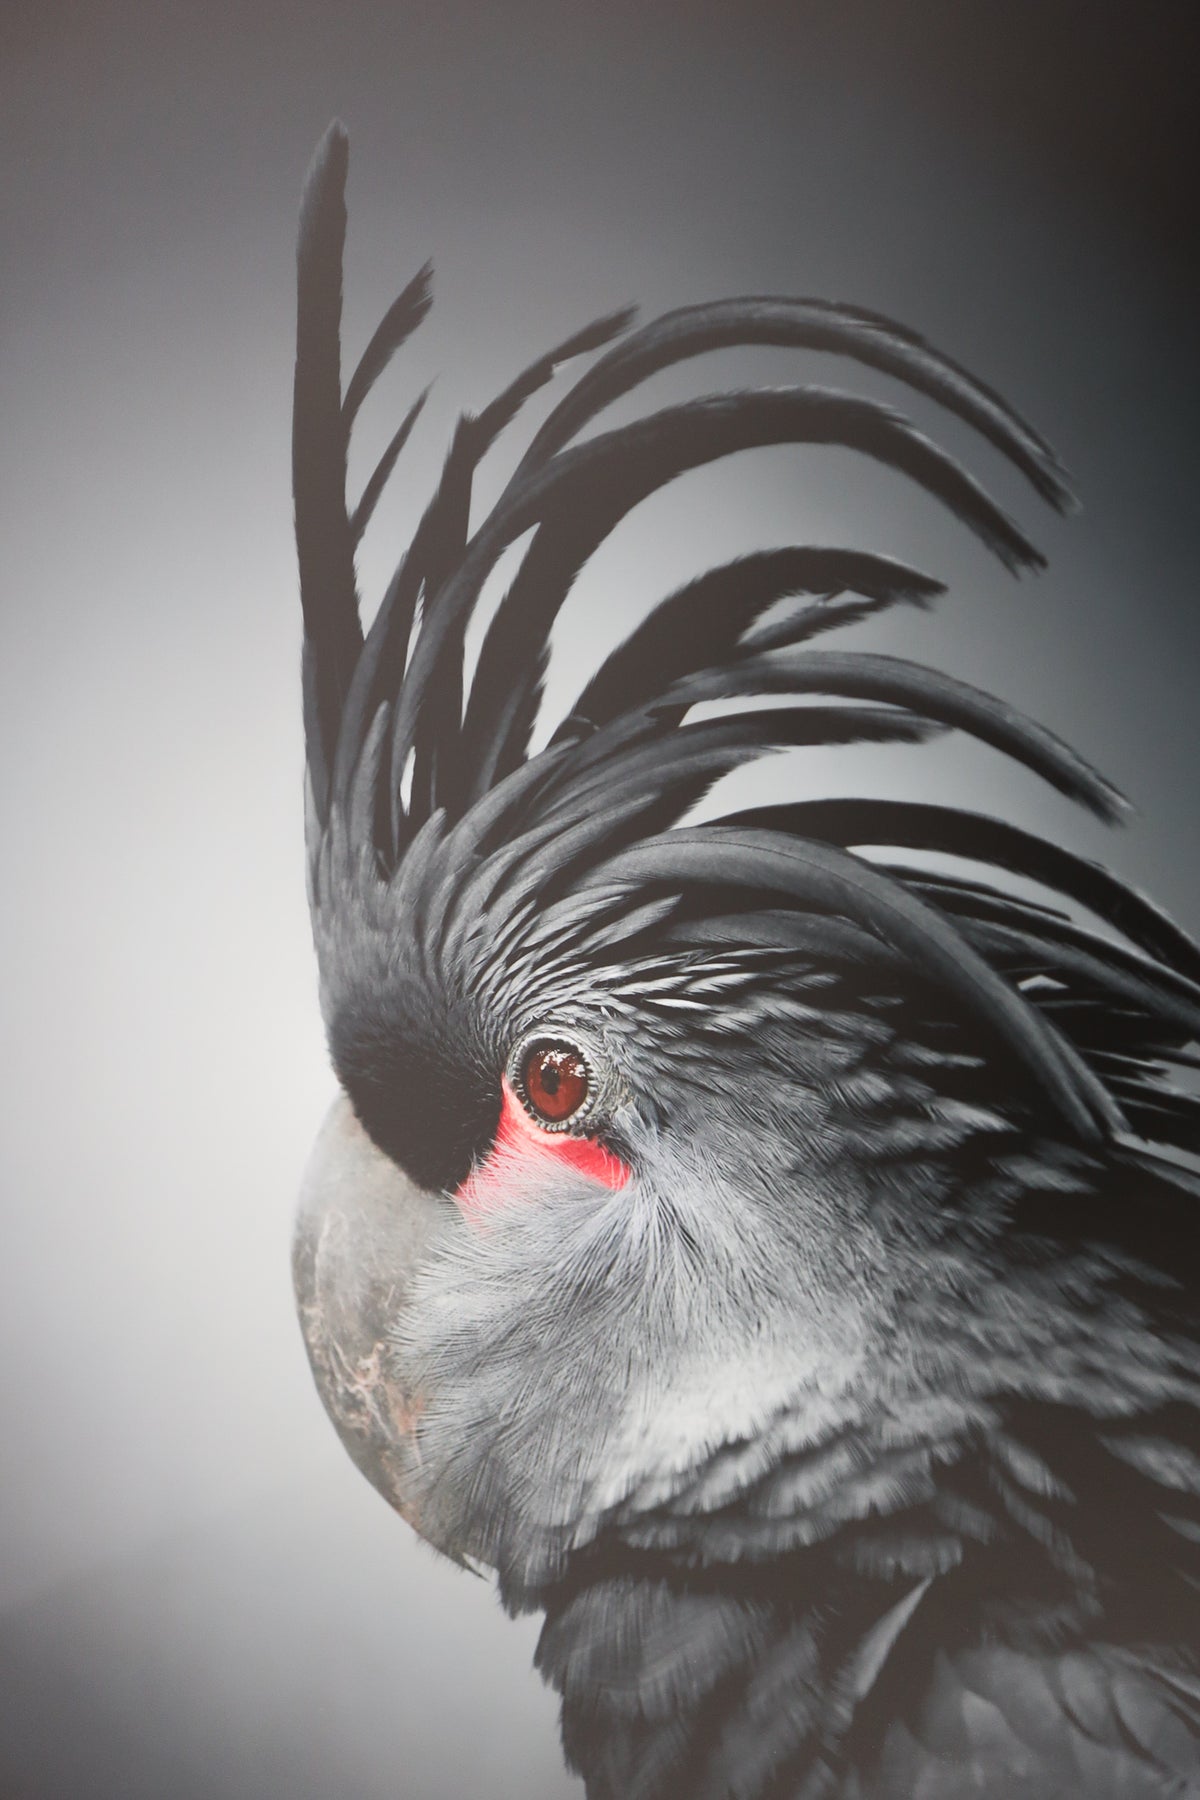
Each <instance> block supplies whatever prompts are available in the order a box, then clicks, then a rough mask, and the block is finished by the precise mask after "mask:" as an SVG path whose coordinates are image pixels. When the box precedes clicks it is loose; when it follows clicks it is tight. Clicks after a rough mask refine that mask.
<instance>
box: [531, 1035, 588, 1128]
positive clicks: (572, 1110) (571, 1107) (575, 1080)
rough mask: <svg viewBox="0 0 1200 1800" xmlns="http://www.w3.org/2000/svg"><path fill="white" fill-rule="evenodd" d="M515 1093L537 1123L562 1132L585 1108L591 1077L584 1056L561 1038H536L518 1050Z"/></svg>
mask: <svg viewBox="0 0 1200 1800" xmlns="http://www.w3.org/2000/svg"><path fill="white" fill-rule="evenodd" d="M516 1077H517V1079H516V1082H515V1083H514V1085H515V1087H516V1090H517V1093H518V1095H519V1096H520V1098H521V1100H522V1102H523V1103H524V1106H525V1110H526V1111H527V1112H529V1113H531V1114H532V1116H533V1117H534V1118H535V1119H536V1120H537V1122H538V1124H539V1125H543V1126H545V1127H546V1128H547V1129H548V1130H550V1131H562V1130H565V1129H566V1128H567V1126H568V1125H569V1124H570V1123H571V1121H572V1120H574V1119H578V1118H579V1117H580V1115H581V1114H583V1113H584V1112H586V1111H587V1107H588V1102H589V1100H590V1099H591V1090H592V1078H591V1071H590V1069H589V1068H588V1065H587V1058H586V1057H585V1056H584V1054H583V1052H582V1051H581V1050H579V1049H577V1048H576V1046H575V1045H574V1044H568V1043H565V1042H564V1041H563V1040H562V1039H561V1038H539V1039H538V1040H537V1041H536V1042H535V1043H532V1044H529V1045H527V1046H526V1048H525V1049H524V1050H523V1051H522V1052H521V1055H520V1057H519V1059H518V1062H517V1067H516Z"/></svg>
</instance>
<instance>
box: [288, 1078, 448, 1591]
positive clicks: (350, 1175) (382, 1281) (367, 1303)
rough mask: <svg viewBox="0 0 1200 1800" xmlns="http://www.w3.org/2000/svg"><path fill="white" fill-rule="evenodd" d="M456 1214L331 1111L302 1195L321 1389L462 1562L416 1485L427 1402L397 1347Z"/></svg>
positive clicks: (304, 1262) (380, 1480)
mask: <svg viewBox="0 0 1200 1800" xmlns="http://www.w3.org/2000/svg"><path fill="white" fill-rule="evenodd" d="M454 1223H455V1219H454V1213H453V1208H451V1207H449V1206H448V1205H447V1204H446V1202H445V1201H444V1200H442V1199H439V1198H438V1197H437V1196H435V1195H433V1194H429V1193H427V1192H426V1191H425V1190H424V1189H422V1188H419V1187H416V1186H415V1185H414V1184H413V1183H412V1182H411V1181H410V1180H409V1179H408V1177H407V1176H406V1175H405V1174H404V1173H403V1171H402V1170H400V1169H398V1168H397V1167H396V1165H395V1163H393V1162H392V1161H391V1160H390V1159H389V1158H388V1157H386V1156H384V1155H383V1153H382V1151H380V1150H378V1149H376V1147H375V1145H374V1144H373V1143H372V1142H371V1140H370V1138H368V1136H367V1134H366V1132H365V1131H364V1130H363V1128H362V1126H361V1125H360V1124H359V1123H358V1120H357V1119H356V1118H355V1116H354V1113H353V1111H352V1109H351V1107H350V1103H349V1101H348V1100H347V1099H346V1098H345V1096H344V1095H343V1096H341V1097H339V1098H338V1099H337V1100H336V1101H335V1102H334V1104H333V1106H332V1107H331V1108H330V1110H329V1113H328V1115H327V1117H326V1119H325V1123H324V1125H323V1126H322V1127H321V1132H320V1135H319V1136H318V1138H317V1141H316V1144H315V1145H314V1147H313V1152H312V1156H311V1157H310V1159H309V1164H308V1168H307V1169H306V1171H305V1174H304V1180H303V1182H302V1184H301V1189H300V1206H299V1211H298V1214H297V1218H296V1233H295V1239H294V1242H293V1247H292V1276H293V1280H294V1282H295V1289H296V1304H297V1308H298V1310H299V1314H300V1328H301V1330H302V1332H303V1333H304V1342H305V1344H306V1346H307V1348H308V1357H309V1362H310V1363H311V1364H312V1371H313V1375H314V1377H315V1379H316V1384H317V1390H318V1392H319V1393H320V1396H321V1399H322V1400H323V1402H324V1404H325V1409H326V1411H327V1412H328V1414H329V1416H330V1418H331V1419H332V1420H333V1423H334V1425H335V1426H336V1428H337V1432H338V1436H339V1437H340V1438H341V1440H342V1443H343V1444H344V1445H345V1447H346V1449H347V1450H348V1451H349V1453H350V1455H351V1457H352V1458H353V1459H354V1461H355V1463H356V1464H357V1465H358V1467H359V1468H360V1469H361V1470H362V1472H363V1474H364V1475H365V1476H366V1477H367V1479H368V1481H370V1482H371V1483H372V1484H373V1485H374V1486H375V1487H376V1488H378V1490H379V1492H380V1493H381V1494H382V1495H383V1497H384V1499H385V1500H387V1501H388V1502H389V1503H390V1504H391V1505H392V1506H394V1507H395V1508H396V1510H397V1511H398V1512H399V1513H401V1514H402V1515H403V1516H404V1517H405V1518H406V1519H407V1520H408V1521H409V1523H410V1524H412V1525H413V1526H414V1527H415V1528H416V1529H417V1530H418V1531H420V1532H421V1534H422V1536H424V1537H427V1538H428V1540H429V1542H431V1543H432V1544H433V1545H434V1546H435V1548H437V1549H439V1550H441V1551H443V1553H444V1554H446V1555H447V1556H452V1557H454V1558H455V1560H456V1561H461V1560H463V1558H462V1556H461V1555H460V1553H459V1552H458V1550H457V1549H456V1548H455V1547H454V1546H453V1545H452V1544H449V1543H446V1542H444V1541H442V1540H441V1539H439V1537H438V1536H437V1535H436V1533H435V1531H434V1530H433V1529H431V1528H427V1526H426V1525H424V1524H423V1523H422V1520H421V1518H420V1517H419V1516H418V1508H417V1504H416V1500H415V1496H414V1493H413V1487H414V1482H413V1476H414V1473H415V1470H416V1468H417V1464H418V1455H419V1453H418V1449H417V1443H416V1424H417V1420H418V1418H419V1416H420V1411H421V1404H422V1397H421V1395H420V1394H418V1393H415V1392H413V1391H412V1388H411V1387H410V1385H409V1384H408V1383H407V1382H406V1381H405V1378H404V1374H403V1370H402V1369H401V1368H400V1366H399V1364H398V1361H397V1358H396V1356H395V1354H394V1352H393V1350H392V1347H391V1342H390V1334H391V1330H392V1327H393V1326H394V1325H395V1322H396V1320H397V1318H398V1316H399V1315H400V1314H402V1313H403V1310H404V1307H405V1306H406V1304H407V1303H408V1299H409V1295H410V1292H411V1288H412V1278H413V1274H414V1272H415V1270H416V1268H417V1266H418V1265H419V1263H420V1262H421V1260H422V1259H423V1257H425V1256H426V1255H427V1254H428V1253H429V1251H430V1250H431V1248H432V1247H433V1244H434V1242H435V1240H436V1238H437V1237H438V1235H439V1234H440V1233H441V1232H443V1231H446V1230H452V1229H453V1228H454Z"/></svg>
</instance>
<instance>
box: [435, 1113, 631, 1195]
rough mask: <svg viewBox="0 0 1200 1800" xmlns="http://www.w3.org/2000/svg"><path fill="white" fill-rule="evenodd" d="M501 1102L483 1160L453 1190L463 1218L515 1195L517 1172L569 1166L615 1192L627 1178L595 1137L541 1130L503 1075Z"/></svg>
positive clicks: (545, 1171)
mask: <svg viewBox="0 0 1200 1800" xmlns="http://www.w3.org/2000/svg"><path fill="white" fill-rule="evenodd" d="M501 1087H502V1090H503V1103H502V1105H501V1108H500V1123H499V1125H498V1127H497V1129H496V1138H495V1142H494V1143H493V1145H492V1147H491V1149H490V1150H489V1152H488V1154H487V1159H486V1161H484V1162H482V1163H480V1164H479V1165H478V1167H477V1168H474V1169H472V1171H471V1173H470V1174H469V1175H468V1176H467V1179H466V1180H465V1181H464V1182H463V1184H462V1186H461V1187H460V1188H459V1189H458V1191H457V1192H456V1193H455V1196H454V1198H455V1200H456V1201H457V1203H458V1205H459V1206H461V1208H462V1210H463V1212H464V1213H466V1215H467V1216H468V1218H471V1217H475V1218H478V1217H479V1215H480V1214H482V1213H487V1212H492V1211H494V1210H495V1208H496V1207H498V1206H503V1205H504V1204H505V1203H506V1202H507V1201H508V1200H510V1199H513V1198H515V1197H518V1196H519V1194H520V1191H521V1186H522V1180H521V1178H522V1174H523V1173H528V1174H529V1175H534V1176H536V1175H541V1176H543V1177H544V1176H545V1175H547V1174H549V1173H551V1172H552V1171H553V1170H554V1168H556V1167H557V1168H560V1169H564V1170H566V1169H569V1170H571V1171H573V1172H574V1173H576V1174H579V1175H586V1176H588V1178H589V1179H590V1180H592V1181H596V1182H599V1184H600V1185H601V1186H602V1187H606V1188H608V1189H609V1190H610V1191H611V1192H613V1193H615V1192H617V1190H618V1189H620V1188H623V1187H624V1186H625V1183H626V1182H627V1181H628V1180H629V1173H630V1171H629V1166H628V1164H627V1163H624V1162H622V1161H621V1158H620V1157H619V1156H614V1155H613V1153H612V1151H611V1150H606V1149H605V1147H604V1145H603V1144H600V1143H597V1142H596V1140H595V1138H586V1137H573V1136H572V1135H571V1133H570V1132H569V1131H543V1130H542V1129H541V1128H540V1126H538V1125H537V1124H535V1122H534V1121H533V1120H532V1119H531V1118H530V1116H529V1114H528V1113H527V1112H526V1111H525V1108H524V1107H523V1106H522V1105H521V1102H520V1101H519V1100H518V1099H517V1096H516V1094H515V1093H514V1092H513V1090H512V1088H511V1087H510V1086H509V1084H508V1081H507V1079H505V1080H504V1081H503V1082H502V1083H501Z"/></svg>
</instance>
